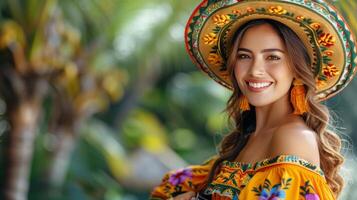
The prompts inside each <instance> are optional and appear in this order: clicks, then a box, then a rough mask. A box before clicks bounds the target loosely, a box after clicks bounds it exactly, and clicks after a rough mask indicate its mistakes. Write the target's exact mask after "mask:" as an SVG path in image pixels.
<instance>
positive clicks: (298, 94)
mask: <svg viewBox="0 0 357 200" xmlns="http://www.w3.org/2000/svg"><path fill="white" fill-rule="evenodd" d="M293 85H294V87H293V88H292V89H291V95H290V101H291V103H292V104H293V107H294V114H295V115H302V114H304V113H306V112H308V111H309V107H308V104H307V101H306V96H305V95H306V91H305V86H304V83H303V82H302V81H301V80H300V79H295V80H294V81H293Z"/></svg>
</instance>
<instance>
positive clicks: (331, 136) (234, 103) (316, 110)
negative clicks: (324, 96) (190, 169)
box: [207, 19, 344, 198]
mask: <svg viewBox="0 0 357 200" xmlns="http://www.w3.org/2000/svg"><path fill="white" fill-rule="evenodd" d="M262 24H269V25H271V26H272V27H273V28H274V30H276V32H277V33H278V34H279V35H280V37H281V38H282V40H283V42H284V44H285V47H286V49H287V54H288V57H289V62H290V66H291V67H292V70H293V72H294V73H295V76H296V78H299V79H301V80H302V81H303V83H304V84H305V87H306V91H307V93H306V98H307V101H308V105H309V107H310V110H309V112H308V113H305V114H304V115H303V116H302V117H303V119H304V121H305V123H306V125H307V126H308V127H310V128H311V129H312V130H314V131H315V132H316V133H317V140H318V141H317V142H318V145H319V154H320V166H321V169H322V170H323V171H324V173H325V177H326V180H327V183H328V185H329V186H330V188H331V190H332V191H333V192H334V195H335V196H336V198H337V197H338V196H339V195H340V193H341V190H342V188H343V185H344V181H343V178H342V176H341V175H339V174H338V171H339V168H340V167H341V165H342V163H343V162H344V157H343V156H342V154H341V153H340V149H341V139H340V137H339V136H338V135H337V134H335V133H334V132H332V131H329V130H327V126H328V125H329V117H330V115H329V112H328V109H327V107H326V106H325V105H323V104H321V103H319V102H317V101H316V100H315V99H314V97H315V95H316V93H315V87H316V86H315V79H314V74H313V72H312V71H311V68H310V66H311V62H310V57H309V55H308V53H307V50H306V48H305V46H304V44H303V43H302V41H301V40H300V39H299V37H298V36H297V35H296V34H295V33H294V32H293V31H292V30H291V29H290V28H289V27H287V26H286V25H284V24H282V23H280V22H277V21H274V20H270V19H257V20H253V21H249V22H247V23H246V24H244V25H242V26H241V27H240V28H239V29H238V31H237V32H236V35H235V40H234V45H233V48H232V50H231V53H230V55H229V58H228V59H227V67H228V70H229V73H230V78H231V82H232V83H233V93H232V95H231V97H230V98H229V100H228V102H227V107H226V109H225V111H226V112H227V113H228V116H229V121H230V122H232V125H233V131H232V132H230V133H229V134H228V135H226V136H225V137H224V138H223V140H222V141H221V144H220V148H219V155H218V159H217V160H216V161H215V162H214V164H213V166H212V169H211V172H210V174H209V176H208V180H207V184H208V183H210V182H212V180H213V178H214V176H215V174H216V173H217V172H218V171H219V168H220V164H221V163H222V161H224V160H229V161H234V160H235V158H236V157H237V156H238V154H239V153H240V152H241V150H242V149H243V148H244V147H245V145H246V144H247V141H248V139H249V136H250V133H252V132H254V130H255V126H256V124H255V109H254V107H253V108H252V109H251V110H250V111H246V112H241V110H240V109H239V101H238V98H239V96H240V95H241V92H240V90H239V87H238V84H237V81H236V78H235V76H234V66H235V64H236V61H237V49H238V47H239V43H240V41H241V39H242V37H243V35H244V33H245V32H246V31H247V30H248V29H249V28H251V27H254V26H257V25H262ZM251 107H252V106H251Z"/></svg>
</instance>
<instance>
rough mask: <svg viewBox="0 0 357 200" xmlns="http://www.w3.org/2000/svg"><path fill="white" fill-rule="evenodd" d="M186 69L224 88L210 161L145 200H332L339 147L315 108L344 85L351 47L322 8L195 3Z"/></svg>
mask: <svg viewBox="0 0 357 200" xmlns="http://www.w3.org/2000/svg"><path fill="white" fill-rule="evenodd" d="M186 43H187V49H188V52H189V53H190V55H191V57H192V58H193V60H194V61H195V62H196V63H197V65H198V66H199V67H200V68H201V69H202V70H203V71H204V72H206V73H208V74H209V75H210V76H211V77H212V78H213V79H214V80H216V81H217V82H218V83H220V84H222V85H224V86H226V87H228V88H229V89H232V91H233V93H232V96H231V98H230V99H229V101H228V104H227V109H226V110H227V112H228V114H229V116H230V118H231V119H232V121H233V122H234V125H235V127H234V130H233V131H232V132H231V133H230V134H228V135H227V136H226V137H225V138H224V139H223V141H222V143H221V146H220V147H221V148H220V152H219V155H217V156H216V157H214V158H213V159H211V160H210V161H208V162H206V163H204V164H203V165H199V166H190V167H188V168H186V169H181V170H177V171H173V172H170V173H168V174H167V175H166V176H165V177H164V179H163V182H162V183H161V185H160V186H158V187H156V188H155V189H154V191H153V193H152V199H191V198H195V197H196V199H240V200H242V199H249V200H250V199H259V200H263V199H310V200H311V199H314V200H316V199H324V200H325V199H336V198H338V196H339V194H340V192H341V190H342V187H343V179H342V177H341V176H340V175H339V174H338V170H339V168H340V166H341V164H342V163H343V156H342V155H341V154H340V152H339V151H340V147H341V140H340V138H339V137H338V135H336V134H335V133H333V132H332V131H330V130H327V126H328V121H329V114H328V109H327V107H326V106H324V105H322V104H321V103H319V102H320V101H322V100H325V99H327V98H329V97H331V96H333V95H334V94H336V93H338V92H339V91H340V90H341V89H342V88H344V86H346V84H347V83H348V82H349V81H350V80H351V78H352V76H353V75H354V71H355V66H356V63H357V61H356V48H355V44H354V40H353V38H352V37H351V33H350V31H349V29H348V28H347V27H346V25H345V24H344V23H343V21H342V18H341V17H340V16H339V15H338V13H337V12H336V11H335V10H334V9H332V8H331V7H330V6H329V5H328V4H326V3H324V2H322V1H318V2H315V1H298V0H286V1H238V2H237V1H232V0H222V1H203V2H202V3H201V4H200V5H199V6H198V8H197V9H196V10H195V11H194V13H193V14H192V16H191V18H190V20H189V22H188V26H187V29H186Z"/></svg>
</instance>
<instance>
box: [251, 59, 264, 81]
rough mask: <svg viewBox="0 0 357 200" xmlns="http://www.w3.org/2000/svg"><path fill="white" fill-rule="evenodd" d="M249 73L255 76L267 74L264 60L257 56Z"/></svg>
mask: <svg viewBox="0 0 357 200" xmlns="http://www.w3.org/2000/svg"><path fill="white" fill-rule="evenodd" d="M249 73H250V75H251V76H253V77H259V76H262V75H264V74H265V68H264V61H263V60H262V59H261V58H258V57H256V58H255V59H254V60H253V63H252V65H251V67H250V70H249Z"/></svg>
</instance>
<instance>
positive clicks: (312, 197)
mask: <svg viewBox="0 0 357 200" xmlns="http://www.w3.org/2000/svg"><path fill="white" fill-rule="evenodd" d="M300 190H302V191H301V192H300V194H301V195H302V196H303V197H304V198H305V199H306V200H320V197H319V195H317V194H314V193H315V189H314V187H313V186H312V185H311V184H310V181H306V182H305V185H304V186H300ZM311 192H314V193H311Z"/></svg>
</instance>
